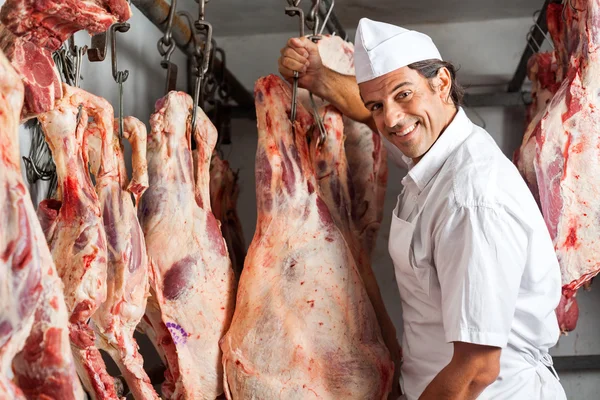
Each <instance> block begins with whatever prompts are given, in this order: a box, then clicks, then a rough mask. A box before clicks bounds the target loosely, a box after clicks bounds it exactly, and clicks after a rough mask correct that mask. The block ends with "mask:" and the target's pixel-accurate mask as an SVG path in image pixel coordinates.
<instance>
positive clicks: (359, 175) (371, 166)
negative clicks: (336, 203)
mask: <svg viewBox="0 0 600 400" xmlns="http://www.w3.org/2000/svg"><path fill="white" fill-rule="evenodd" d="M344 134H345V136H346V140H345V142H344V148H345V150H346V159H347V160H348V167H349V174H350V179H351V180H352V188H353V195H352V219H353V221H354V226H355V229H356V230H357V231H358V232H359V234H360V242H361V243H362V246H363V249H364V251H365V252H366V253H367V254H369V255H372V254H373V251H374V250H375V246H376V242H377V234H378V232H379V228H380V226H381V220H382V219H383V206H384V202H385V191H386V187H387V178H388V166H387V153H386V151H385V147H384V146H383V143H382V142H381V136H380V135H379V133H378V132H374V131H372V130H371V129H370V128H369V127H368V126H367V125H365V124H361V123H358V122H356V121H352V120H351V119H349V118H347V117H344Z"/></svg>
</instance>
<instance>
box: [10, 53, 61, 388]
mask: <svg viewBox="0 0 600 400" xmlns="http://www.w3.org/2000/svg"><path fill="white" fill-rule="evenodd" d="M0 97H1V100H2V101H0V206H1V207H2V214H1V216H0V232H2V234H1V235H0V398H2V399H23V398H24V396H23V393H22V392H21V391H20V390H19V389H18V388H17V387H16V386H15V385H14V384H13V382H11V379H10V372H11V371H10V369H11V363H12V361H13V358H14V356H15V355H16V354H17V353H18V352H19V351H20V350H21V348H22V347H23V345H24V344H25V340H26V339H27V337H28V336H29V333H30V331H31V327H32V324H33V321H34V311H35V310H36V307H37V305H38V304H39V301H40V295H41V293H42V269H43V268H49V267H50V265H52V260H51V259H50V257H49V254H48V248H47V246H45V243H44V236H43V233H42V231H41V229H40V226H39V224H38V223H37V221H36V218H35V211H34V208H33V204H32V203H31V200H30V197H29V194H28V193H27V189H25V185H24V184H23V179H22V178H21V166H20V160H19V113H20V112H21V107H22V106H23V84H22V83H21V81H20V79H19V77H18V75H17V73H16V71H15V70H14V69H13V67H12V66H11V65H10V63H9V61H8V59H7V58H6V57H5V55H4V54H3V53H2V52H0Z"/></svg>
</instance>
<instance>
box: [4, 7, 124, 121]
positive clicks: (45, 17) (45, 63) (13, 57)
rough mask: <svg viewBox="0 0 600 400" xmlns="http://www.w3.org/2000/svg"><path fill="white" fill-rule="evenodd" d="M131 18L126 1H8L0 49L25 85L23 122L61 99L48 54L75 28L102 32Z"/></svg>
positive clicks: (75, 29)
mask: <svg viewBox="0 0 600 400" xmlns="http://www.w3.org/2000/svg"><path fill="white" fill-rule="evenodd" d="M129 18H131V9H130V7H129V4H128V2H127V1H126V0H92V1H79V0H61V1H58V0H48V1H36V0H7V1H6V2H4V4H3V6H2V8H1V9H0V22H1V23H2V25H0V49H1V50H2V51H4V52H5V54H6V56H7V57H8V59H9V60H10V61H11V63H12V64H13V66H14V67H15V69H16V70H17V71H18V72H19V74H20V75H21V78H22V79H23V82H24V84H25V104H24V106H23V110H22V113H21V115H22V118H28V117H30V116H33V115H37V114H39V113H42V112H45V111H49V110H51V109H53V108H54V104H55V101H56V100H58V99H60V98H61V97H62V92H61V84H60V77H59V76H58V71H57V70H56V67H55V65H54V60H53V59H52V54H51V53H52V51H54V50H57V49H58V48H59V47H60V46H61V45H62V43H63V42H64V41H65V40H67V39H68V38H69V37H70V36H71V35H73V34H74V33H75V32H77V31H79V30H87V31H88V33H90V34H97V33H101V32H106V31H107V30H108V28H109V27H110V26H111V25H112V24H113V23H115V22H124V21H126V20H128V19H129Z"/></svg>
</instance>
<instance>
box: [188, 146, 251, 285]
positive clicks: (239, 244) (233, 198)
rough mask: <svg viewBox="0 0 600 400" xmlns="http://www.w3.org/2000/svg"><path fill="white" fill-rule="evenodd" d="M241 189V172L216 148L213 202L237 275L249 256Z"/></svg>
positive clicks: (212, 171) (213, 163)
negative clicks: (241, 213) (239, 202)
mask: <svg viewBox="0 0 600 400" xmlns="http://www.w3.org/2000/svg"><path fill="white" fill-rule="evenodd" d="M194 154H196V152H194ZM239 193H240V187H239V184H238V177H237V174H236V173H235V172H234V171H232V169H231V167H230V166H229V162H227V160H222V159H221V157H219V155H218V154H217V152H213V155H212V158H211V161H210V204H211V207H212V211H213V214H214V215H215V218H217V219H218V220H219V222H220V223H221V232H223V237H224V238H225V243H227V249H228V252H229V257H230V258H231V264H232V266H233V270H234V271H235V275H236V278H237V279H239V277H240V274H241V273H242V268H243V267H244V259H245V258H246V241H245V239H244V231H243V230H242V223H241V221H240V217H239V216H238V213H237V200H238V196H239Z"/></svg>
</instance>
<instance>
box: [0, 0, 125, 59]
mask: <svg viewBox="0 0 600 400" xmlns="http://www.w3.org/2000/svg"><path fill="white" fill-rule="evenodd" d="M129 18H131V8H130V7H129V3H128V2H127V0H88V1H80V0H46V1H39V0H6V2H4V5H3V6H2V8H1V9H0V22H1V23H2V24H3V25H5V26H6V27H7V28H8V29H9V30H10V31H11V32H12V33H14V34H15V35H17V36H19V37H22V38H23V39H25V40H26V41H28V42H31V43H33V44H35V45H36V46H40V47H42V48H45V49H48V50H50V51H54V50H56V49H58V48H59V47H60V46H61V45H62V43H63V42H64V41H65V40H67V39H68V38H69V37H70V36H71V35H72V34H74V33H75V32H77V31H80V30H86V31H88V33H89V34H90V35H94V34H97V33H101V32H106V31H107V30H108V28H109V27H110V26H111V25H112V24H114V23H115V22H125V21H127V20H128V19H129Z"/></svg>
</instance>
